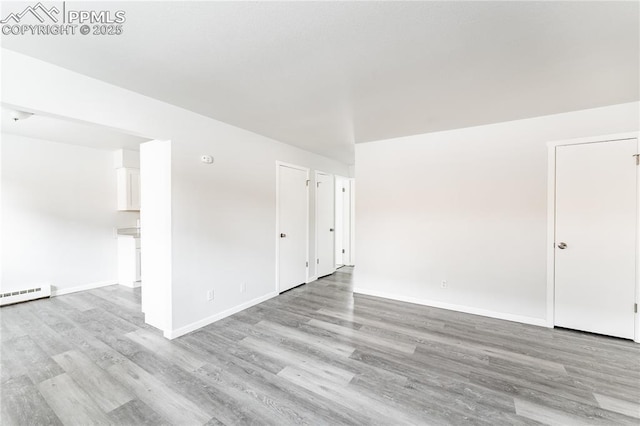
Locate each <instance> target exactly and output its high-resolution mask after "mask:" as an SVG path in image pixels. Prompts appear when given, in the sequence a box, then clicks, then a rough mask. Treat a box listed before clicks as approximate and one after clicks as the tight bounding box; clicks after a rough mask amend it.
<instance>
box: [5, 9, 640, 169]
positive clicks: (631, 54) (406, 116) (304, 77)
mask: <svg viewBox="0 0 640 426" xmlns="http://www.w3.org/2000/svg"><path fill="white" fill-rule="evenodd" d="M71 4H72V5H73V7H74V8H76V9H87V10H92V9H108V10H114V11H115V10H117V9H122V10H124V11H126V17H127V21H126V23H125V24H124V34H123V35H120V36H79V35H78V36H74V37H64V36H56V37H53V36H44V37H32V36H19V37H15V36H3V37H2V45H3V47H6V48H9V49H12V50H16V51H18V52H22V53H24V54H27V55H30V56H34V57H36V58H40V59H43V60H45V61H48V62H52V63H54V64H57V65H60V66H63V67H65V68H68V69H71V70H74V71H78V72H80V73H83V74H87V75H89V76H92V77H95V78H98V79H101V80H104V81H107V82H110V83H113V84H116V85H118V86H122V87H125V88H128V89H130V90H134V91H137V92H139V93H142V94H145V95H148V96H151V97H154V98H157V99H160V100H163V101H166V102H170V103H172V104H175V105H179V106H181V107H184V108H187V109H190V110H192V111H196V112H198V113H201V114H204V115H207V116H210V117H213V118H215V119H218V120H221V121H225V122H227V123H231V124H234V125H236V126H239V127H242V128H245V129H249V130H252V131H254V132H257V133H260V134H263V135H266V136H270V137H272V138H275V139H278V140H281V141H283V142H287V143H290V144H293V145H297V146H300V147H302V148H305V149H308V150H311V151H315V152H318V153H321V154H325V155H327V156H330V157H334V158H337V159H341V160H343V161H346V162H348V163H352V162H353V151H354V145H353V143H354V142H356V143H357V142H367V141H372V140H378V139H385V138H391V137H398V136H404V135H410V134H417V133H425V132H433V131H439V130H446V129H452V128H459V127H467V126H473V125H479V124H487V123H493V122H499V121H508V120H514V119H520V118H526V117H534V116H540V115H546V114H553V113H558V112H565V111H572V110H578V109H585V108H592V107H598V106H604V105H610V104H615V103H623V102H630V101H636V100H638V99H639V84H638V75H639V74H640V68H639V54H640V53H639V51H640V46H639V41H638V39H639V18H638V16H639V3H638V2H607V1H604V2H583V1H579V2H551V1H548V2H547V1H544V2H516V1H514V2H509V1H500V2H485V1H471V2H458V1H444V2H131V3H127V2H88V3H82V2H73V3H69V5H71ZM16 8H17V9H23V8H24V3H22V4H21V5H20V6H15V5H11V4H5V5H4V6H3V11H4V12H3V15H4V14H6V12H8V11H11V10H13V9H16Z"/></svg>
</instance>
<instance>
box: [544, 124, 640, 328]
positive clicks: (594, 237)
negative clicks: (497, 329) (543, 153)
mask: <svg viewBox="0 0 640 426" xmlns="http://www.w3.org/2000/svg"><path fill="white" fill-rule="evenodd" d="M637 153H638V140H637V135H633V136H629V135H627V136H625V135H617V136H611V137H601V138H590V139H582V140H578V141H564V142H556V143H553V144H551V145H550V151H549V160H550V168H549V169H550V173H551V174H553V177H552V179H550V187H549V188H550V198H549V201H550V209H551V208H553V211H550V215H552V216H551V217H550V219H551V220H550V224H552V226H553V227H552V229H551V230H550V250H551V252H550V262H551V268H550V272H549V273H550V278H551V283H552V289H551V290H552V292H550V293H551V294H550V295H549V296H550V297H552V299H551V300H550V301H551V308H550V311H551V312H549V313H548V315H549V316H550V317H551V318H550V319H551V324H552V325H553V326H559V327H566V328H571V329H576V330H582V331H587V332H592V333H598V334H603V335H608V336H614V337H621V338H626V339H634V337H635V338H636V339H637V338H638V336H637V334H636V310H637V305H636V302H637V300H636V297H637V295H636V294H637V290H636V288H637V276H636V274H637V272H636V269H637V259H638V256H637V255H638V250H637V237H638V207H637V203H638V177H637V169H638V165H637V156H636V154H637ZM634 157H635V158H634ZM550 177H551V176H550Z"/></svg>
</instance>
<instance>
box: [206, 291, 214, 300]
mask: <svg viewBox="0 0 640 426" xmlns="http://www.w3.org/2000/svg"><path fill="white" fill-rule="evenodd" d="M207 300H209V301H211V300H213V290H209V291H207Z"/></svg>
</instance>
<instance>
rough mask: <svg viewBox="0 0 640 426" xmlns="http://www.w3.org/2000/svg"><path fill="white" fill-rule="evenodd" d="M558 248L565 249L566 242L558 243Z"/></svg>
mask: <svg viewBox="0 0 640 426" xmlns="http://www.w3.org/2000/svg"><path fill="white" fill-rule="evenodd" d="M558 248H559V249H560V250H564V249H566V248H567V243H560V244H558Z"/></svg>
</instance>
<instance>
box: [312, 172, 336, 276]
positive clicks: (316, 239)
mask: <svg viewBox="0 0 640 426" xmlns="http://www.w3.org/2000/svg"><path fill="white" fill-rule="evenodd" d="M318 175H324V176H329V177H330V178H331V183H332V186H333V212H332V216H333V229H334V234H333V250H331V255H332V259H333V261H332V263H333V267H332V269H333V272H335V271H336V256H335V251H336V249H335V245H336V238H335V227H336V224H335V222H336V200H335V198H336V189H335V187H336V180H335V177H334V176H333V175H332V174H331V173H326V172H323V171H320V170H316V171H315V173H314V175H313V178H314V183H315V185H316V187H315V191H314V195H315V207H316V217H315V233H316V238H315V241H316V259H318V235H319V232H318ZM315 262H316V263H315V265H316V266H315V271H316V274H315V277H316V279H317V278H319V277H320V273H319V272H318V261H317V260H316V261H315ZM333 272H332V273H333Z"/></svg>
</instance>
